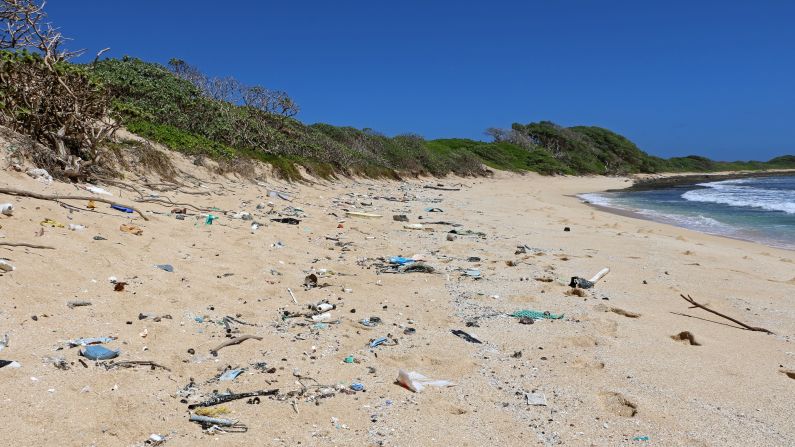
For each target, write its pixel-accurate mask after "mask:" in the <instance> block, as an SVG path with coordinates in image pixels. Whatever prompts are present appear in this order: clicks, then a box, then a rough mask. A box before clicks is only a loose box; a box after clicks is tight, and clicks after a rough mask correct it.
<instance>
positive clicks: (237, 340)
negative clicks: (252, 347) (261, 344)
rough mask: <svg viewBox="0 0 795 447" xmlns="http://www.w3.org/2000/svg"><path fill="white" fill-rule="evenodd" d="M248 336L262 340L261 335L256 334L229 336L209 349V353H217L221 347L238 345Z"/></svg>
mask: <svg viewBox="0 0 795 447" xmlns="http://www.w3.org/2000/svg"><path fill="white" fill-rule="evenodd" d="M250 338H253V339H254V340H262V337H259V336H257V335H241V336H240V337H235V338H230V339H229V340H227V341H225V342H223V343H221V344H220V345H218V346H216V347H215V348H214V349H210V354H212V355H218V351H220V350H221V349H223V348H225V347H227V346H233V345H239V344H240V343H243V342H244V341H246V340H248V339H250Z"/></svg>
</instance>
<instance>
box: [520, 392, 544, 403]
mask: <svg viewBox="0 0 795 447" xmlns="http://www.w3.org/2000/svg"><path fill="white" fill-rule="evenodd" d="M524 398H525V400H527V405H535V406H542V407H546V406H547V397H546V396H545V395H544V393H539V392H536V391H533V392H532V393H524Z"/></svg>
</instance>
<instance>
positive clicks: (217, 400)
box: [188, 389, 279, 410]
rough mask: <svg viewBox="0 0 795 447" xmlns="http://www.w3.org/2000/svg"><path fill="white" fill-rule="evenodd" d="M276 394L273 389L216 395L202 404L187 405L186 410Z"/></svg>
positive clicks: (277, 391) (276, 390) (276, 391)
mask: <svg viewBox="0 0 795 447" xmlns="http://www.w3.org/2000/svg"><path fill="white" fill-rule="evenodd" d="M278 393H279V390H278V389H275V390H260V391H251V392H248V393H228V394H217V395H215V396H213V397H211V398H209V399H207V400H205V401H204V402H197V403H195V404H190V405H188V410H193V409H194V408H198V407H212V406H213V405H220V404H225V403H227V402H232V401H233V400H239V399H246V398H249V397H258V396H274V395H276V394H278Z"/></svg>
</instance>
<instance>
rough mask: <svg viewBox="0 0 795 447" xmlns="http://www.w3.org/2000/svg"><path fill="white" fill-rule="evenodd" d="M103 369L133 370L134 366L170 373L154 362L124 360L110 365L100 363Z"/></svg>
mask: <svg viewBox="0 0 795 447" xmlns="http://www.w3.org/2000/svg"><path fill="white" fill-rule="evenodd" d="M100 364H101V365H102V366H104V367H105V369H108V370H110V369H113V368H133V367H136V366H148V367H150V368H152V369H155V368H161V369H165V370H166V371H171V370H170V369H168V368H166V367H165V366H163V365H160V364H157V363H155V362H152V361H149V360H126V361H121V362H110V363H104V362H102V363H100Z"/></svg>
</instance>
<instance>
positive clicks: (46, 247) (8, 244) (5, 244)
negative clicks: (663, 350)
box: [0, 242, 55, 250]
mask: <svg viewBox="0 0 795 447" xmlns="http://www.w3.org/2000/svg"><path fill="white" fill-rule="evenodd" d="M0 247H28V248H41V249H43V250H55V247H50V246H49V245H36V244H28V243H26V242H0Z"/></svg>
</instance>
